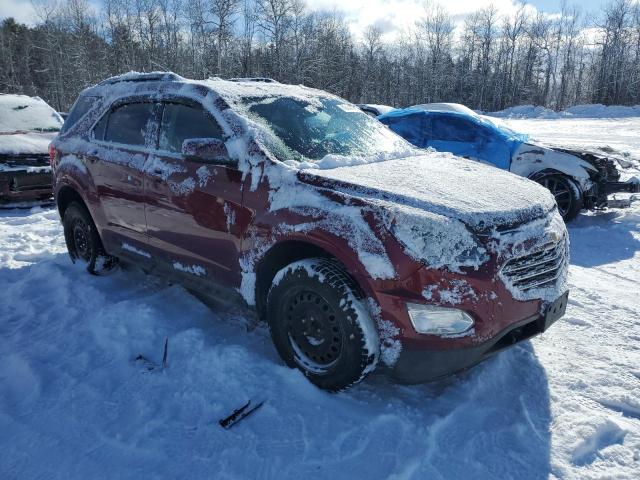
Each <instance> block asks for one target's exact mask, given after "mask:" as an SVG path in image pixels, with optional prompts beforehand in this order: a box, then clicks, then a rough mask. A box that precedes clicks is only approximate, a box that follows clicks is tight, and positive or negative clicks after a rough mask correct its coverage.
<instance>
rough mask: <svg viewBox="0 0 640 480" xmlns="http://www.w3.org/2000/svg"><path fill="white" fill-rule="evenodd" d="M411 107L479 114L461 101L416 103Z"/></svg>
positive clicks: (433, 110) (432, 110) (430, 110)
mask: <svg viewBox="0 0 640 480" xmlns="http://www.w3.org/2000/svg"><path fill="white" fill-rule="evenodd" d="M410 108H415V109H416V110H418V109H419V110H427V111H429V112H458V113H466V114H467V115H473V116H478V114H477V113H476V112H474V111H473V110H471V109H470V108H469V107H467V106H465V105H462V104H461V103H423V104H421V105H414V106H413V107H410Z"/></svg>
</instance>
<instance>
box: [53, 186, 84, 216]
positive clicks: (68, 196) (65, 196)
mask: <svg viewBox="0 0 640 480" xmlns="http://www.w3.org/2000/svg"><path fill="white" fill-rule="evenodd" d="M72 202H78V203H80V204H81V205H82V206H84V207H85V208H86V209H87V211H89V214H91V212H90V210H89V206H88V205H87V202H86V201H85V200H84V198H82V195H80V193H79V192H78V190H76V189H75V188H73V187H72V186H70V185H63V186H62V187H60V189H59V190H58V192H57V194H56V206H57V207H58V213H59V214H60V218H64V212H65V211H66V210H67V207H68V206H69V205H70V204H71V203H72Z"/></svg>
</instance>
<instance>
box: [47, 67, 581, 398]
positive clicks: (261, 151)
mask: <svg viewBox="0 0 640 480" xmlns="http://www.w3.org/2000/svg"><path fill="white" fill-rule="evenodd" d="M52 155H53V157H52V165H53V167H54V188H55V196H56V201H57V205H58V209H59V212H60V215H61V218H62V221H63V224H64V232H65V239H66V242H67V245H68V248H69V253H70V254H71V257H72V258H73V259H74V260H83V261H86V262H87V263H88V269H89V270H90V271H92V272H99V271H101V269H103V268H106V267H108V266H110V265H113V263H114V261H113V258H114V257H118V258H119V259H121V260H124V261H129V262H135V263H137V264H139V265H141V266H142V267H143V268H144V269H148V270H152V271H154V272H156V273H160V274H163V275H166V276H168V277H170V278H171V279H173V280H177V281H180V282H182V283H183V284H184V285H185V286H186V287H187V288H188V289H191V290H193V291H196V292H197V293H198V295H201V296H215V297H217V298H220V297H223V298H224V299H225V300H229V299H231V298H238V299H239V300H241V301H242V302H244V303H246V304H248V305H250V306H252V307H254V308H255V311H256V312H257V315H258V317H259V318H260V319H264V320H266V322H267V323H268V325H269V328H270V331H271V335H272V338H273V341H274V344H275V346H276V348H277V350H278V352H279V353H280V355H281V356H282V358H283V360H284V361H285V362H286V363H287V364H288V365H290V366H292V367H297V368H298V369H300V370H301V371H302V372H304V374H305V375H306V376H307V377H308V378H309V379H310V380H311V381H312V382H314V383H315V384H316V385H318V386H320V387H322V388H326V389H329V390H340V389H343V388H346V387H348V386H349V385H352V384H354V383H355V382H358V381H359V380H361V379H362V378H363V377H364V376H365V375H366V374H367V373H368V372H370V371H372V370H373V369H374V368H375V367H376V366H377V365H378V364H379V366H380V367H381V370H383V369H384V370H386V371H387V372H389V373H390V374H391V375H392V376H393V377H395V378H396V379H398V380H400V381H404V382H421V381H427V380H432V379H435V378H438V377H442V376H444V375H448V374H451V373H453V372H455V371H458V370H461V369H464V368H467V367H469V366H471V365H473V364H475V363H477V362H479V361H481V360H482V359H484V358H486V357H487V356H489V355H491V354H493V353H495V352H497V351H499V350H501V349H503V348H506V347H508V346H511V345H513V344H514V343H516V342H518V341H522V340H524V339H527V338H529V337H531V336H533V335H535V334H538V333H540V332H542V331H544V330H545V329H546V328H547V327H548V326H549V325H550V324H551V323H553V322H554V321H555V320H557V319H558V318H559V317H560V316H561V315H562V314H563V313H564V309H565V307H566V303H567V295H568V294H567V291H566V288H565V279H566V274H567V256H568V253H567V252H568V238H567V232H566V229H565V226H564V223H563V221H562V219H561V218H560V216H559V214H558V211H557V209H556V205H555V202H554V200H553V197H552V196H551V195H550V194H549V192H548V191H547V190H545V189H544V188H542V187H541V186H539V185H537V184H536V183H534V182H531V181H529V180H526V179H523V178H520V177H517V176H515V175H512V174H509V173H505V172H502V171H499V170H497V169H494V168H491V167H487V166H484V165H481V164H476V163H472V162H468V161H466V160H462V159H458V158H455V157H452V156H451V155H445V154H437V153H426V154H425V152H424V151H421V150H417V149H415V147H413V146H411V145H410V144H409V143H408V142H406V141H405V140H403V139H402V138H401V137H399V136H397V135H396V134H394V133H393V132H391V131H390V130H389V129H387V128H386V127H385V126H384V125H382V124H381V123H379V122H378V121H377V120H375V119H373V118H371V117H370V116H368V115H366V114H365V113H363V112H361V111H360V110H359V109H358V108H357V107H356V106H355V105H352V104H350V103H348V102H346V101H344V100H342V99H340V98H338V97H335V96H333V95H330V94H328V93H325V92H322V91H318V90H314V89H310V88H305V87H301V86H292V85H284V84H280V83H277V82H269V83H266V82H252V81H235V82H232V81H225V80H220V79H209V80H204V81H194V80H187V79H184V78H182V77H179V76H177V75H175V74H171V73H155V74H135V73H130V74H125V75H123V76H119V77H115V78H111V79H108V80H105V81H104V82H102V83H100V84H99V85H97V86H95V87H92V88H89V89H87V90H85V91H84V92H82V94H81V95H80V97H79V99H78V100H77V101H76V104H75V106H74V107H73V109H72V111H71V112H70V116H69V119H68V120H67V123H66V124H65V128H64V131H63V132H62V133H61V135H60V136H59V137H58V138H57V139H56V140H55V142H54V149H53V151H52ZM436 157H442V158H436ZM379 360H380V362H379Z"/></svg>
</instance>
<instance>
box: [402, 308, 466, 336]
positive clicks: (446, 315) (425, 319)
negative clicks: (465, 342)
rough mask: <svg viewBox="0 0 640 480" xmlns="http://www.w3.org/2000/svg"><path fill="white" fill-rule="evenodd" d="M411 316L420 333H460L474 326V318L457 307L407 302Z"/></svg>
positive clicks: (444, 334)
mask: <svg viewBox="0 0 640 480" xmlns="http://www.w3.org/2000/svg"><path fill="white" fill-rule="evenodd" d="M407 311H408V312H409V318H410V319H411V323H412V324H413V328H415V329H416V332H418V333H426V334H429V335H442V336H450V335H460V334H462V333H465V332H467V331H468V330H470V329H471V328H473V323H474V322H473V318H471V316H470V315H468V314H467V313H465V312H463V311H462V310H458V309H457V308H445V307H436V306H435V305H421V304H417V303H407Z"/></svg>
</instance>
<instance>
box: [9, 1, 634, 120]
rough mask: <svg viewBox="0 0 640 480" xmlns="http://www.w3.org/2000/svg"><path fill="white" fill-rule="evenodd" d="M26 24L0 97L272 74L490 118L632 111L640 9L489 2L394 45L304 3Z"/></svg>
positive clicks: (161, 8)
mask: <svg viewBox="0 0 640 480" xmlns="http://www.w3.org/2000/svg"><path fill="white" fill-rule="evenodd" d="M35 5H36V6H37V13H38V18H39V21H38V22H37V23H36V24H34V25H29V26H28V25H24V24H20V23H17V22H16V21H15V20H14V19H12V18H7V19H5V20H3V21H2V23H1V24H0V92H4V93H24V94H28V95H38V96H40V97H42V98H44V99H45V100H46V101H48V102H49V103H50V104H51V105H52V106H53V107H54V108H57V109H58V110H60V111H65V110H67V109H68V108H69V107H70V106H71V105H72V103H73V101H74V100H75V98H76V97H77V95H78V93H79V92H80V91H81V90H82V89H83V88H85V87H87V86H89V85H92V84H95V83H97V82H99V81H100V80H102V79H104V78H106V77H109V76H112V75H116V74H119V73H122V72H127V71H131V70H135V71H155V70H171V71H174V72H176V73H178V74H180V75H183V76H185V77H189V78H207V77H211V76H219V77H223V78H227V77H254V76H261V77H262V76H264V77H271V78H274V79H276V80H279V81H281V82H286V83H294V84H305V85H308V86H312V87H316V88H320V89H323V90H327V91H330V92H332V93H335V94H337V95H340V96H342V97H344V98H346V99H348V100H350V101H352V102H356V103H380V104H387V105H393V106H397V107H403V106H408V105H415V104H420V103H428V102H439V101H449V102H459V103H464V104H466V105H468V106H469V107H471V108H474V109H479V110H486V111H493V110H499V109H503V108H505V107H508V106H512V105H521V104H534V105H542V106H545V107H549V108H554V109H558V110H560V109H563V108H566V107H568V106H571V105H576V104H582V103H604V104H621V105H635V104H639V103H640V4H639V3H637V2H634V1H633V0H611V1H610V3H608V4H606V5H604V6H603V7H602V9H601V11H600V12H598V13H597V14H596V15H592V16H589V15H587V14H585V12H583V11H581V10H580V8H579V7H575V6H568V5H567V4H566V3H565V2H564V1H563V2H562V4H561V5H560V12H559V13H558V14H554V15H548V14H544V13H541V12H536V11H534V10H533V9H531V8H528V7H527V6H526V5H525V4H521V5H519V6H518V8H517V9H516V11H515V12H514V13H512V14H510V15H502V14H500V12H498V10H497V9H496V8H495V7H493V6H489V7H486V8H482V9H479V10H477V11H475V12H473V13H471V14H469V15H467V16H466V17H465V18H464V20H463V22H462V24H461V25H460V24H456V22H455V21H454V18H453V17H452V16H451V15H450V14H449V13H447V11H446V10H444V9H443V8H442V7H439V6H432V5H429V4H425V8H424V15H423V16H422V18H420V19H418V20H417V21H416V23H415V25H414V26H413V27H412V28H407V29H406V31H403V32H400V34H398V35H397V37H396V38H395V39H394V40H393V41H385V40H384V39H383V31H382V30H381V29H380V28H379V27H378V26H376V25H372V26H369V27H368V28H367V29H366V30H365V31H364V33H363V35H362V36H358V37H356V36H354V35H353V34H352V33H351V31H350V29H349V25H348V23H347V21H346V19H345V17H344V15H343V14H341V13H340V12H318V11H311V10H309V9H308V8H307V6H306V5H305V3H304V0H133V1H131V0H103V6H102V8H101V9H100V10H99V11H97V12H96V11H93V10H92V8H91V7H90V4H89V3H88V0H62V1H61V2H55V3H51V2H50V1H49V0H38V2H37V3H36V4H35Z"/></svg>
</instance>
